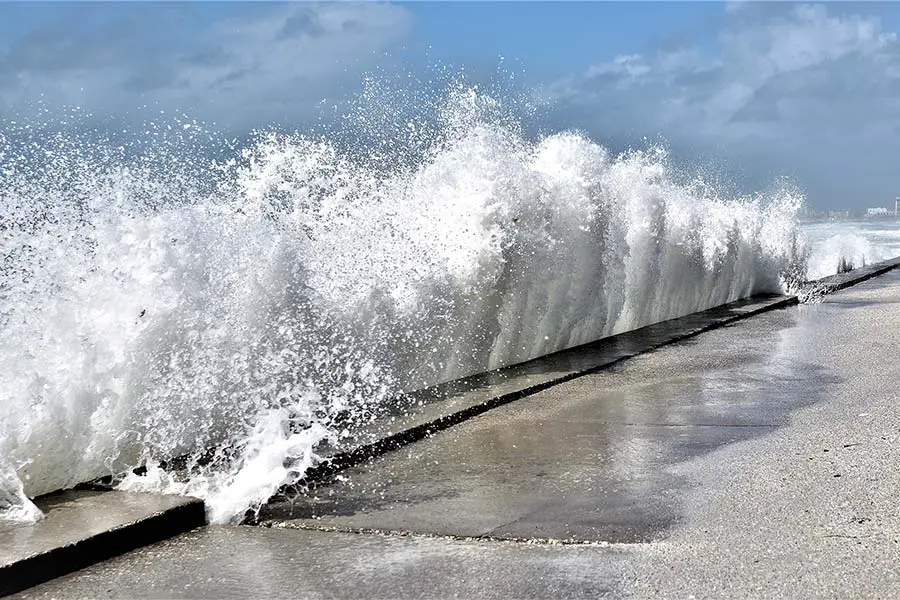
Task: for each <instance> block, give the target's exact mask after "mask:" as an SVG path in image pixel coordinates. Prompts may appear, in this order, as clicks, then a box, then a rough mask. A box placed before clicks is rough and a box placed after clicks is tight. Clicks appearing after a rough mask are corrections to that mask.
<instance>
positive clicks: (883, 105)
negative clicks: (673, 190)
mask: <svg viewBox="0 0 900 600" xmlns="http://www.w3.org/2000/svg"><path fill="white" fill-rule="evenodd" d="M898 32H900V5H898V4H893V3H874V2H854V3H836V2H829V3H824V4H795V3H788V2H766V3H749V2H730V3H718V2H684V3H651V2H621V3H617V2H573V3H563V2H496V3H488V2H464V3H457V2H430V3H425V2H410V3H393V4H392V3H363V4H357V3H326V4H298V3H294V4H279V3H211V2H196V3H92V4H80V3H18V4H17V3H0V116H5V117H6V118H11V117H10V115H12V116H13V117H16V118H19V119H21V117H22V116H28V115H29V114H33V111H34V109H35V107H36V106H38V105H39V106H41V107H43V108H44V109H49V110H51V112H52V111H53V110H57V109H58V108H59V107H62V106H70V105H77V106H80V107H82V108H83V109H84V110H86V111H90V112H92V113H94V114H96V115H126V116H127V115H132V116H133V118H144V117H141V116H139V115H141V114H142V113H141V111H140V107H142V106H150V107H152V110H157V109H160V110H167V111H169V112H173V111H177V112H182V113H185V114H187V115H189V116H191V117H196V118H199V119H202V120H205V121H213V122H215V123H217V126H218V127H221V128H223V129H224V130H228V131H242V130H249V129H251V128H254V127H265V126H270V125H273V124H275V125H279V126H282V127H290V128H294V127H299V128H303V127H305V126H308V125H309V124H310V123H313V122H316V121H317V120H319V119H321V118H322V115H323V108H322V107H323V106H331V105H333V104H340V102H341V101H343V100H346V99H347V98H348V97H351V96H352V94H354V93H355V92H356V91H358V90H359V87H360V82H361V81H362V79H363V75H364V74H366V73H370V72H372V71H378V72H385V71H388V72H393V71H400V72H404V73H408V74H412V75H415V76H418V77H420V78H421V79H422V80H426V81H427V80H428V79H429V78H430V77H431V76H432V75H433V73H434V71H435V68H434V65H435V64H440V65H444V66H452V67H454V68H458V69H461V70H463V71H465V72H467V73H469V74H470V75H471V77H472V79H473V80H475V81H489V80H490V79H491V77H493V76H495V75H494V74H495V73H496V71H497V69H498V66H502V68H503V69H505V72H506V73H513V74H515V84H516V87H517V89H518V92H517V93H519V94H524V95H525V96H529V97H533V98H534V99H536V100H539V101H540V103H541V107H542V108H541V113H542V118H543V120H544V122H545V123H548V124H549V125H548V126H549V127H551V128H572V127H574V128H579V129H581V130H584V131H586V132H588V133H589V134H590V135H592V136H593V137H595V138H596V139H597V140H598V141H600V142H601V143H605V144H607V145H610V146H611V147H613V148H621V147H623V146H627V145H640V144H642V143H643V142H642V140H643V139H644V138H645V137H649V138H653V139H663V140H665V141H666V143H668V144H669V145H670V146H671V147H672V148H673V150H674V151H675V153H676V156H678V157H681V158H683V159H684V160H687V161H693V162H697V161H705V160H709V161H712V162H714V163H716V164H717V165H724V166H725V168H728V169H730V170H731V171H732V172H733V173H735V175H736V176H738V177H740V178H741V180H742V181H746V182H747V184H748V185H753V186H763V185H765V184H766V183H768V182H769V181H771V180H772V179H773V178H774V177H775V176H777V175H781V174H786V175H789V176H791V177H792V178H793V179H794V180H795V181H796V182H797V183H798V184H799V185H801V186H802V187H803V188H804V189H806V190H807V192H808V194H809V198H810V201H811V204H812V205H814V206H816V207H819V208H831V207H835V208H836V207H841V206H848V207H860V206H869V205H878V204H884V205H887V204H889V203H892V199H893V197H894V196H896V195H900V175H898V173H900V164H898V163H900V40H898ZM323 101H324V102H323ZM326 112H327V111H326ZM328 114H331V113H328Z"/></svg>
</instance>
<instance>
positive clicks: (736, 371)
mask: <svg viewBox="0 0 900 600" xmlns="http://www.w3.org/2000/svg"><path fill="white" fill-rule="evenodd" d="M898 354H900V274H898V273H896V272H891V273H888V274H886V275H881V276H879V277H877V278H875V279H872V280H870V281H868V282H866V283H864V284H861V285H859V286H856V287H853V288H850V289H848V290H844V291H841V292H838V293H836V294H834V295H832V296H828V297H827V298H826V300H825V301H824V302H822V303H818V304H810V305H803V306H798V307H793V308H788V309H785V310H778V311H774V312H769V313H766V314H762V315H759V316H756V317H754V318H753V319H750V320H746V321H741V322H738V323H735V324H733V325H730V326H728V327H724V328H721V329H717V330H715V331H709V332H706V333H704V334H702V335H701V336H699V337H696V338H692V339H689V340H684V341H682V342H679V343H677V344H673V345H669V346H666V347H663V348H660V349H658V350H655V351H653V352H650V353H647V354H643V355H641V356H637V357H633V358H630V359H629V360H627V361H624V362H621V363H618V364H617V365H616V366H615V367H614V368H613V369H611V370H609V371H602V372H598V373H595V374H591V375H585V376H583V377H580V378H578V379H574V380H572V381H569V382H567V383H563V384H559V385H556V386H554V387H551V388H549V389H547V390H544V391H542V392H539V393H537V394H534V395H532V396H529V397H526V398H521V399H519V400H517V401H515V402H512V403H510V404H507V405H505V406H501V407H497V408H494V409H493V410H491V411H489V412H486V413H484V414H482V415H480V416H477V417H474V418H471V419H469V420H467V421H465V422H463V423H460V424H458V425H455V426H453V427H451V428H449V429H446V430H444V431H440V432H438V433H435V434H433V435H432V436H430V437H428V438H427V439H423V440H421V441H418V442H415V443H413V444H410V445H408V446H406V447H404V448H401V449H400V450H398V451H396V452H392V453H388V454H384V455H383V456H380V457H378V458H375V459H373V460H372V461H370V462H368V463H366V464H362V465H358V466H356V467H354V468H352V469H348V470H346V471H344V472H342V473H341V474H340V480H337V481H335V482H334V483H333V484H332V485H329V486H321V487H318V488H316V489H315V490H313V492H312V493H311V494H310V495H308V496H305V497H298V498H295V499H294V500H293V501H292V502H283V503H280V504H276V505H272V506H269V507H267V508H266V509H265V511H264V513H263V514H261V515H260V517H261V518H262V519H263V520H264V521H265V522H266V524H268V525H269V526H270V527H248V526H244V527H237V528H224V527H222V528H219V527H216V528H206V529H203V530H200V531H197V532H193V533H190V534H186V535H182V536H180V537H178V538H175V539H172V540H169V541H167V542H162V543H160V544H156V545H153V546H150V547H148V548H145V549H142V550H139V551H136V552H132V553H129V554H127V555H124V556H121V557H118V558H115V559H112V560H110V561H107V562H104V563H102V564H100V565H96V566H94V567H90V568H87V569H84V570H82V571H80V572H78V573H75V574H72V575H68V576H65V577H62V578H59V579H57V580H55V581H52V582H49V583H47V584H44V585H42V586H39V587H36V588H33V589H31V590H28V591H27V592H25V593H23V594H22V595H21V597H28V598H45V597H61V598H66V597H83V596H90V597H116V598H121V597H129V598H131V597H144V598H150V597H153V598H162V597H167V598H168V597H184V598H205V597H236V596H240V597H247V596H252V597H259V598H263V597H287V596H291V597H317V598H318V597H321V598H327V597H338V598H351V597H366V598H386V597H401V598H412V597H421V598H447V597H495V598H543V597H592V598H597V597H605V596H610V597H624V596H633V597H640V598H643V597H647V598H649V597H688V596H690V595H694V596H696V597H791V598H806V597H886V596H887V597H889V596H892V595H895V591H896V589H897V588H896V585H897V583H898V582H897V579H898V577H900V576H898V575H897V574H896V559H897V552H898V548H900V513H898V511H897V510H896V489H898V488H900V470H898V469H897V468H896V466H897V464H900V444H898V442H900V433H898V431H900V416H898V413H900V411H898V410H897V402H898V401H900V392H898V390H897V375H896V373H897V367H896V362H897V359H896V357H897V355H898ZM582 542H587V543H582Z"/></svg>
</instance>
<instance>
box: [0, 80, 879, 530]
mask: <svg viewBox="0 0 900 600" xmlns="http://www.w3.org/2000/svg"><path fill="white" fill-rule="evenodd" d="M3 126H4V127H5V130H3V129H0V175H2V179H0V257H2V258H3V260H2V263H0V357H2V360H3V369H0V516H2V518H6V519H14V520H18V521H20V522H23V523H27V522H33V521H34V520H36V519H39V518H40V516H41V515H40V513H39V511H37V510H36V509H35V508H34V506H33V505H32V504H31V503H30V501H29V500H28V498H29V497H34V496H35V495H38V494H42V493H45V492H49V491H52V490H56V489H61V488H66V487H70V486H72V485H75V484H77V483H79V482H82V481H86V480H90V479H92V478H96V477H98V476H103V475H107V474H118V473H123V472H126V471H128V470H129V469H130V468H132V467H135V466H138V465H145V466H147V467H148V468H147V472H146V474H145V475H141V476H137V475H129V476H128V477H126V478H125V479H124V480H122V481H121V482H120V484H119V485H120V487H121V488H122V489H131V490H153V491H161V492H167V493H180V494H190V495H194V496H197V497H201V498H204V499H205V500H206V501H207V505H208V507H209V517H210V519H211V520H212V521H213V522H218V523H224V522H235V521H238V520H240V519H241V518H242V516H243V515H244V514H245V513H246V511H247V510H253V509H256V508H258V507H259V506H260V505H261V504H262V503H264V502H265V501H266V500H267V499H268V498H269V497H270V496H271V495H272V494H273V493H274V492H275V491H276V490H277V489H279V488H280V487H281V486H283V485H286V484H290V483H292V482H294V481H297V480H298V479H299V478H300V477H301V476H302V475H303V473H304V472H305V470H306V469H308V468H309V466H310V465H312V464H314V463H315V462H316V460H317V459H318V457H317V455H316V448H317V445H319V444H320V443H322V442H323V441H328V440H334V439H336V438H337V437H339V436H341V435H343V434H345V429H346V428H348V427H353V426H354V425H355V424H360V423H364V422H366V421H367V420H368V419H371V418H372V410H371V407H372V406H373V405H375V404H377V403H380V402H382V401H383V400H384V399H386V398H390V397H391V396H393V395H396V394H398V393H402V392H403V391H410V390H414V389H418V388H421V387H423V386H426V385H430V384H433V383H437V382H441V381H446V380H451V379H455V378H458V377H461V376H463V375H467V374H471V373H475V372H480V371H484V370H487V369H493V368H496V367H500V366H503V365H506V364H511V363H515V362H519V361H523V360H527V359H529V358H533V357H536V356H540V355H542V354H546V353H549V352H553V351H556V350H560V349H563V348H566V347H570V346H574V345H577V344H581V343H584V342H588V341H591V340H595V339H598V338H602V337H604V336H608V335H611V334H615V333H618V332H622V331H626V330H629V329H633V328H637V327H640V326H643V325H646V324H649V323H653V322H657V321H660V320H664V319H668V318H672V317H676V316H680V315H684V314H687V313H691V312H694V311H698V310H702V309H705V308H708V307H711V306H715V305H718V304H722V303H725V302H728V301H731V300H735V299H737V298H741V297H745V296H748V295H751V294H754V293H760V292H782V291H789V290H791V289H792V288H793V287H795V286H797V285H799V283H800V282H802V281H803V280H804V279H805V278H807V277H808V276H813V277H815V276H820V275H823V274H826V273H829V272H834V270H835V269H836V268H837V264H838V263H839V262H840V256H844V257H845V258H847V259H848V260H851V261H853V262H854V264H857V263H859V264H861V263H862V262H864V261H868V262H871V261H873V260H877V259H878V258H879V257H883V256H885V255H886V254H890V253H891V252H892V251H893V250H892V248H894V247H893V246H891V245H890V244H891V243H893V242H892V241H891V240H892V239H893V238H891V235H890V234H889V233H887V231H886V230H882V229H877V228H875V229H873V228H869V227H868V225H867V224H866V223H863V222H857V223H852V224H838V223H828V224H823V223H819V224H816V223H811V224H801V223H800V221H799V218H798V214H799V212H800V210H801V208H802V205H803V201H804V198H803V196H802V194H800V193H798V192H797V191H796V190H794V189H792V188H790V187H781V188H779V187H773V188H771V189H770V190H768V191H766V192H760V193H758V194H754V195H749V196H744V197H733V196H728V195H727V194H726V193H725V191H724V190H721V189H718V188H717V187H716V186H715V185H712V184H710V183H709V182H707V181H705V180H704V179H703V178H701V177H700V176H697V175H691V174H690V173H686V172H684V171H681V170H679V169H678V168H677V166H675V165H674V164H673V162H672V161H671V160H670V159H669V157H668V156H667V154H666V152H665V151H664V150H662V149H659V148H647V149H644V150H640V151H638V150H634V151H629V152H626V153H622V154H614V153H612V152H610V151H608V150H607V149H606V148H604V146H603V145H602V144H601V143H600V142H598V141H597V140H592V139H589V138H587V137H585V136H584V135H582V134H579V133H577V132H566V131H563V132H557V133H552V134H548V135H544V136H542V137H540V138H538V139H533V138H529V137H526V136H524V135H523V134H522V133H521V131H520V128H519V127H518V126H517V124H516V122H515V121H514V120H511V119H509V118H508V117H506V116H503V115H500V116H498V113H497V111H496V102H495V101H494V100H493V99H491V98H490V97H487V96H484V95H483V94H479V93H478V92H476V91H475V90H472V89H456V90H454V91H452V92H450V93H448V94H447V96H446V97H445V98H444V99H443V100H442V103H441V105H440V110H439V111H438V113H437V118H436V119H435V120H434V121H433V122H431V123H430V124H429V125H428V126H427V127H425V126H420V124H418V123H415V122H412V121H411V122H410V123H408V124H407V129H408V132H407V136H408V137H407V139H406V144H405V146H404V147H408V148H411V149H413V150H414V152H412V151H411V152H408V153H402V154H400V155H398V156H392V155H390V150H389V149H388V150H386V149H385V147H383V146H377V145H376V146H372V150H371V151H370V152H366V151H364V150H362V151H361V150H360V148H351V149H348V148H347V147H346V145H345V144H344V143H343V142H342V141H338V138H337V137H335V138H330V137H329V136H328V135H316V136H304V135H300V134H291V133H283V132H271V131H270V132H263V133H258V134H257V135H255V136H254V137H253V138H252V139H250V140H248V141H246V142H241V143H237V142H227V143H224V142H221V141H219V139H218V138H217V137H216V136H215V135H208V132H205V131H204V130H203V129H202V128H201V127H198V126H197V125H196V124H193V123H191V122H188V121H179V120H177V119H175V120H171V119H170V120H166V119H163V120H161V122H160V123H156V124H153V125H152V127H149V128H148V130H147V132H146V133H147V136H148V138H149V142H148V143H145V144H143V145H141V146H140V147H126V146H118V145H117V143H116V142H114V141H113V140H109V139H107V140H103V141H101V142H98V141H97V138H96V136H82V135H74V134H71V133H65V132H56V133H49V132H48V131H50V130H52V128H45V129H41V130H37V129H35V128H34V127H33V126H32V125H30V124H29V125H22V124H21V123H12V122H6V123H5V124H3ZM160 132H162V133H160ZM173 132H174V133H173ZM24 134H27V135H24ZM23 135H24V137H23ZM154 136H158V137H159V141H153V140H154V139H155V138H154ZM21 139H25V140H26V143H24V144H23V143H22V142H21V141H20V140H21ZM217 144H218V145H217ZM198 145H199V146H203V147H204V148H207V149H208V147H210V146H212V147H213V149H214V150H215V152H214V153H213V154H215V155H216V158H215V159H212V158H208V157H207V158H203V159H200V158H198V156H199V155H196V154H194V152H195V150H196V147H198ZM204 156H206V155H204ZM879 236H882V237H879ZM338 414H340V415H342V418H341V419H340V420H336V419H335V415H338ZM173 456H188V457H191V458H190V459H189V460H188V464H187V468H186V469H184V470H181V471H179V472H177V473H172V472H166V471H165V470H163V469H162V468H160V467H159V461H161V460H165V459H168V458H171V457H173ZM201 456H203V458H204V460H200V458H201Z"/></svg>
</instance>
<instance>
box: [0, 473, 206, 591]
mask: <svg viewBox="0 0 900 600" xmlns="http://www.w3.org/2000/svg"><path fill="white" fill-rule="evenodd" d="M35 503H36V504H37V506H38V508H40V509H41V511H42V512H43V513H44V518H43V519H42V520H41V521H39V522H38V523H36V524H34V525H30V526H20V527H9V528H6V529H4V530H2V531H0V595H3V594H9V593H12V592H15V591H18V590H21V589H23V588H25V587H27V586H30V585H35V584H37V583H41V582H44V581H47V580H49V579H52V578H53V577H57V576H59V575H63V574H65V573H69V572H71V571H74V570H76V569H79V568H82V567H85V566H87V565H90V564H94V563H97V562H100V561H102V560H105V559H107V558H110V557H112V556H115V555H117V554H121V553H123V552H128V551H130V550H133V549H135V548H138V547H140V546H142V545H146V544H152V543H154V542H158V541H160V540H162V539H165V538H167V537H171V536H173V535H177V534H180V533H183V532H185V531H189V530H190V529H193V528H195V527H200V526H202V525H204V524H205V523H206V515H205V513H204V509H203V503H202V502H200V501H199V500H196V499H193V498H181V497H176V496H162V495H159V494H131V493H125V492H89V491H68V492H60V493H56V494H49V495H47V496H43V497H41V498H38V499H37V500H36V501H35Z"/></svg>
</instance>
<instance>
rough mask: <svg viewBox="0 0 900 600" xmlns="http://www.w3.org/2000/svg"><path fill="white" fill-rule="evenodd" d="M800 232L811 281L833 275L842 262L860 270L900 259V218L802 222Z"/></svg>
mask: <svg viewBox="0 0 900 600" xmlns="http://www.w3.org/2000/svg"><path fill="white" fill-rule="evenodd" d="M800 229H801V231H802V232H803V234H804V235H805V236H806V238H807V241H808V244H809V248H810V255H809V266H808V273H809V278H810V279H818V278H820V277H825V276H826V275H832V274H833V273H834V272H835V271H836V269H837V268H838V265H839V264H840V263H841V262H842V261H844V262H845V263H846V264H848V265H852V266H853V267H855V268H859V267H863V266H865V265H867V264H872V263H875V262H879V261H882V260H887V259H889V258H894V257H897V256H900V219H898V218H895V217H892V216H891V217H868V218H855V219H854V218H846V219H832V220H816V221H813V220H811V221H801V222H800Z"/></svg>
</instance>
